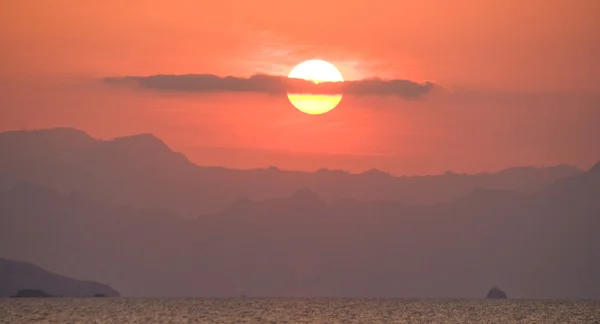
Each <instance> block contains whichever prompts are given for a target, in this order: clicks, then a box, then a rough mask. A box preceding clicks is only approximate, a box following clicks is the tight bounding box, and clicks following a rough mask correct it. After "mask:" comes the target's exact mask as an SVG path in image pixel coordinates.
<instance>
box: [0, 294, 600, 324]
mask: <svg viewBox="0 0 600 324" xmlns="http://www.w3.org/2000/svg"><path fill="white" fill-rule="evenodd" d="M0 323H11V324H17V323H61V324H67V323H86V324H88V323H89V324H92V323H148V324H153V323H366V324H375V323H413V324H421V323H461V324H471V323H476V324H486V323H540V324H553V323H560V324H570V323H577V324H594V323H600V302H599V301H539V300H538V301H536V300H497V301H495V300H417V299H415V300H409V299H331V300H329V299H253V298H248V299H193V298H189V299H184V298H182V299H136V298H114V299H113V298H106V299H105V298H81V299H68V298H65V299H63V298H45V299H0Z"/></svg>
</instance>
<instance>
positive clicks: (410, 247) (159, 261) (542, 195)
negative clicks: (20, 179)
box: [0, 168, 600, 299]
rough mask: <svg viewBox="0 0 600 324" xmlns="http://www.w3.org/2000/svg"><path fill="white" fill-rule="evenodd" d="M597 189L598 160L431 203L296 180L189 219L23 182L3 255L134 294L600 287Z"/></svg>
mask: <svg viewBox="0 0 600 324" xmlns="http://www.w3.org/2000/svg"><path fill="white" fill-rule="evenodd" d="M238 172H244V171H238ZM271 172H276V173H277V172H280V171H274V170H271ZM460 177H462V176H460ZM391 178H393V177H391ZM599 188H600V178H599V177H598V174H597V170H596V169H595V168H592V169H591V170H590V171H588V172H584V173H581V174H576V175H573V176H571V177H568V178H563V179H559V180H557V181H556V182H555V183H552V184H550V185H548V186H546V187H544V188H541V189H539V190H536V191H533V192H516V191H512V190H477V191H474V192H472V193H471V194H468V195H466V196H464V197H462V198H460V199H456V200H454V201H451V202H441V203H436V204H427V205H415V204H405V203H402V202H397V201H361V200H357V199H352V198H345V199H339V200H331V201H327V200H324V199H322V198H321V197H320V196H319V195H318V194H317V193H316V192H314V191H313V190H312V189H309V188H308V187H303V186H302V185H299V186H298V188H296V190H294V191H292V193H291V194H289V195H288V196H287V197H273V198H268V199H253V198H243V199H239V200H237V201H235V202H234V203H232V204H231V205H230V206H229V207H228V208H224V209H223V210H222V211H220V212H215V213H206V214H202V215H199V216H197V217H195V218H192V219H182V218H180V217H178V214H177V213H173V212H170V211H168V210H166V209H154V208H146V209H134V208H128V207H125V206H124V207H114V206H111V205H110V204H106V203H102V202H101V201H98V200H97V199H96V198H90V197H87V196H86V195H84V194H64V193H61V192H60V191H59V190H56V189H52V188H44V187H40V186H38V185H34V184H27V183H21V184H20V185H16V186H13V187H11V188H10V189H7V190H4V191H2V192H0V210H2V211H3V213H1V214H0V255H5V256H8V257H14V258H21V259H26V260H32V261H35V262H36V263H37V264H40V265H42V266H45V267H48V268H51V269H53V270H56V271H59V272H60V273H64V274H66V275H69V276H73V277H79V278H97V279H98V280H101V281H104V282H111V283H113V284H115V285H116V286H118V287H120V289H121V291H122V292H123V293H124V294H125V295H128V296H212V297H215V296H239V295H240V294H251V295H253V296H307V297H311V296H312V297H320V296H329V297H337V296H339V297H344V296H346V297H347V296H361V297H439V298H453V297H467V298H481V297H482V296H481V287H486V286H487V287H489V284H490V282H495V283H498V284H501V286H502V287H503V288H506V289H507V291H510V293H511V298H559V299H563V298H584V299H600V291H598V290H597V287H598V286H599V285H600V281H599V280H600V279H599V278H598V276H597V274H598V273H600V259H598V258H597V256H598V255H599V253H600V250H599V247H600V239H599V237H598V235H597V230H598V228H600V220H599V217H598V215H600V201H598V199H597V197H598V190H599ZM24 242H26V244H25V243H24ZM573 278H577V280H573ZM47 292H48V293H51V294H52V292H51V291H47Z"/></svg>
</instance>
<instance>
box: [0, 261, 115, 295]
mask: <svg viewBox="0 0 600 324" xmlns="http://www.w3.org/2000/svg"><path fill="white" fill-rule="evenodd" d="M23 289H40V290H42V291H44V292H45V293H48V294H50V295H52V296H60V297H92V296H94V295H96V294H103V295H104V296H106V297H117V296H119V292H118V291H116V290H114V289H112V288H111V287H110V286H108V285H104V284H100V283H97V282H94V281H84V280H76V279H71V278H68V277H65V276H61V275H57V274H54V273H51V272H48V271H46V270H44V269H42V268H40V267H38V266H36V265H33V264H31V263H27V262H22V261H14V260H8V259H3V258H0V298H6V297H10V296H12V295H15V294H16V293H17V292H18V291H19V290H23Z"/></svg>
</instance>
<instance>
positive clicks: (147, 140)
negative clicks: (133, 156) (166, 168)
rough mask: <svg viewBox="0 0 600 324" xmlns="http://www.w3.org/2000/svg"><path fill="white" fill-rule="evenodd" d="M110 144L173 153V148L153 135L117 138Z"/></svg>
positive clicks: (144, 134) (145, 134)
mask: <svg viewBox="0 0 600 324" xmlns="http://www.w3.org/2000/svg"><path fill="white" fill-rule="evenodd" d="M109 143H112V144H113V145H119V146H120V145H123V146H127V147H129V148H133V149H142V150H146V149H151V150H162V151H169V152H171V148H169V146H168V145H167V144H165V142H163V141H162V140H161V139H160V138H158V137H156V136H154V134H151V133H143V134H137V135H131V136H123V137H117V138H115V139H113V140H111V141H110V142H109Z"/></svg>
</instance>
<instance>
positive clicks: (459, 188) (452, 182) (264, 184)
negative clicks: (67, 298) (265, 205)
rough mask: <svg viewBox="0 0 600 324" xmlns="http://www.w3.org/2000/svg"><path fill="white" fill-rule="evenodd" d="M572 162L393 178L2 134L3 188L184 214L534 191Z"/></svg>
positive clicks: (142, 140)
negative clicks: (272, 203)
mask: <svg viewBox="0 0 600 324" xmlns="http://www.w3.org/2000/svg"><path fill="white" fill-rule="evenodd" d="M582 172H583V171H582V170H580V169H578V168H576V167H572V166H569V165H559V166H555V167H545V168H534V167H516V168H511V169H506V170H503V171H500V172H496V173H482V174H474V175H466V174H456V173H452V172H447V173H445V174H441V175H431V176H410V177H409V176H400V177H397V176H392V175H390V174H388V173H386V172H383V171H380V170H376V169H373V170H368V171H366V172H363V173H360V174H351V173H349V172H346V171H343V170H328V169H321V170H317V171H316V172H299V171H285V170H279V169H277V168H276V167H269V168H265V169H251V170H235V169H227V168H223V167H202V166H198V165H196V164H194V163H192V162H190V161H189V160H188V159H187V158H186V157H185V156H184V155H182V154H180V153H176V152H173V151H172V150H171V149H170V148H169V147H168V146H167V145H166V144H165V143H163V142H162V141H161V140H160V139H158V138H156V137H155V136H153V135H151V134H141V135H135V136H129V137H121V138H116V139H113V140H107V141H105V140H98V139H94V138H92V137H90V136H89V135H87V134H86V133H84V132H82V131H79V130H76V129H72V128H54V129H45V130H35V131H10V132H4V133H0V189H9V188H10V187H12V186H14V185H16V184H18V183H19V182H22V181H26V182H31V183H35V184H39V185H42V186H47V187H50V188H54V189H57V190H59V191H61V192H63V193H66V194H68V193H70V192H73V191H76V192H78V193H80V194H82V195H85V196H86V197H90V198H93V199H99V200H102V201H105V202H107V203H110V204H112V205H114V206H120V205H129V206H131V207H134V208H140V207H141V208H144V207H152V208H165V209H169V210H171V211H173V212H176V213H178V214H180V215H182V216H188V217H189V216H191V217H194V216H197V215H199V214H202V213H212V212H218V211H220V210H222V209H223V208H225V207H227V206H228V205H229V204H231V203H233V202H234V201H235V200H237V199H240V198H249V199H267V198H273V197H285V196H288V195H291V194H292V193H293V192H294V191H296V190H297V189H298V188H301V187H308V188H310V189H311V190H313V191H314V192H315V193H317V194H318V195H319V196H321V197H322V198H323V199H325V200H327V201H333V200H336V199H341V198H355V199H358V200H362V201H375V200H393V201H397V202H402V203H407V204H430V203H438V202H449V201H452V200H454V199H457V198H461V197H465V196H466V195H468V194H470V193H471V192H473V191H474V190H513V191H518V192H532V191H535V190H539V189H541V188H544V187H546V186H548V185H549V184H551V183H553V182H554V181H555V180H558V179H562V178H566V177H570V176H573V175H577V174H581V173H582Z"/></svg>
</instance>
